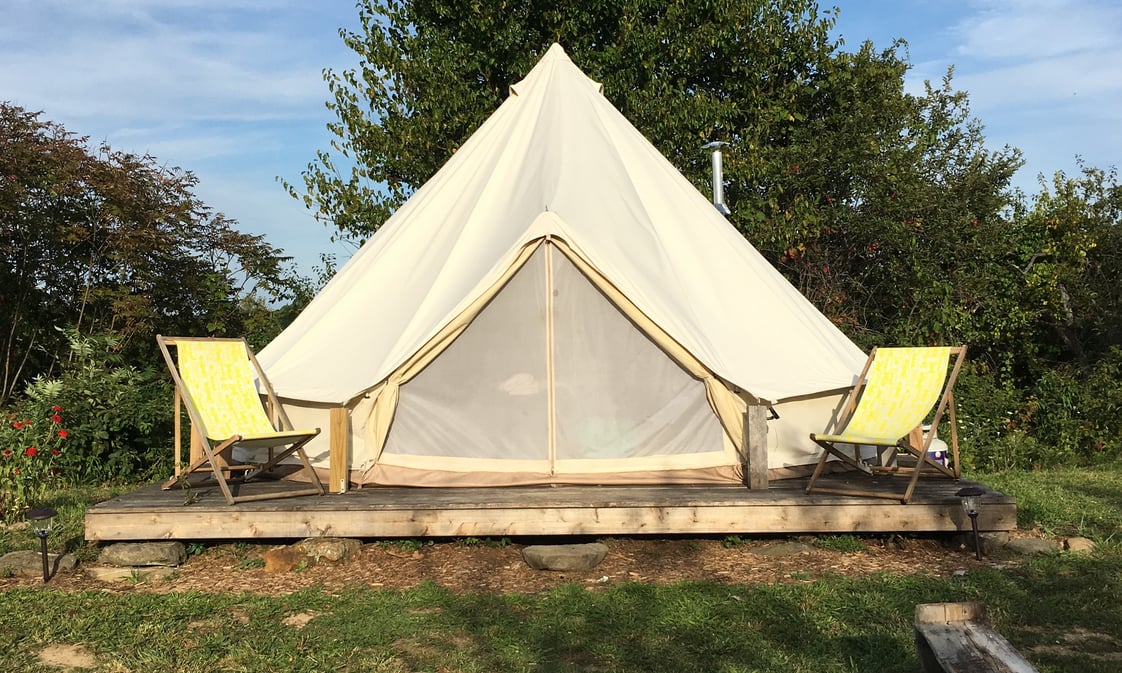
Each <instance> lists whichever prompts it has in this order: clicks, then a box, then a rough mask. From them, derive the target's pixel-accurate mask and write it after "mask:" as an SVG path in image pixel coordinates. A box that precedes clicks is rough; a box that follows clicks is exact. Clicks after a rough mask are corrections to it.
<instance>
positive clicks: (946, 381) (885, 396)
mask: <svg viewBox="0 0 1122 673" xmlns="http://www.w3.org/2000/svg"><path fill="white" fill-rule="evenodd" d="M965 357H966V346H956V347H950V346H940V347H933V348H874V349H873V351H872V352H871V353H870V354H869V359H868V361H867V362H866V363H865V368H864V369H863V370H862V371H861V376H860V377H859V378H858V381H857V385H855V386H854V388H853V390H852V391H851V392H850V394H849V398H848V400H847V402H846V406H845V412H844V413H845V415H844V416H843V421H842V422H841V423H839V426H840V427H844V429H843V430H842V431H841V432H839V433H838V434H832V435H831V434H811V435H810V438H811V439H812V440H813V441H814V442H816V443H817V444H818V445H819V446H821V447H822V448H823V452H822V456H821V458H820V459H819V461H818V465H817V467H815V470H814V474H813V475H812V476H811V478H810V484H809V485H807V488H806V492H807V493H815V492H819V493H836V494H840V495H860V496H871V497H880V498H889V499H893V500H900V501H901V502H902V503H904V504H907V503H908V502H909V501H910V500H911V499H912V494H913V493H914V492H915V488H916V483H917V482H918V481H919V478H920V476H921V475H922V474H924V473H929V474H937V475H942V476H946V477H951V478H953V479H958V478H959V477H960V476H961V471H960V464H959V458H958V428H957V419H956V418H955V407H954V382H955V379H956V378H958V372H959V370H960V369H961V368H962V362H963V360H964V359H965ZM952 358H953V364H952ZM948 368H949V369H950V374H949V375H948V373H947V370H948ZM936 405H938V406H936ZM932 408H935V415H934V417H933V418H932V420H931V428H932V430H931V431H930V432H928V433H927V435H926V436H924V434H923V432H922V430H921V426H922V424H923V422H924V421H925V420H926V419H927V416H928V414H929V413H930V412H931V409H932ZM948 409H949V412H950V419H949V420H950V426H951V466H950V467H947V466H945V465H943V464H941V463H938V462H936V461H934V460H932V459H931V458H930V457H929V456H928V454H927V451H928V449H929V448H930V446H931V441H932V439H934V437H935V430H936V429H938V427H939V422H940V421H941V420H942V418H943V413H944V412H945V411H947V410H948ZM839 444H847V445H850V447H851V448H848V449H843V448H841V447H839V446H838V445H839ZM862 446H875V447H878V448H879V449H880V451H878V457H879V463H880V464H879V465H870V464H868V463H866V461H864V460H862V458H861V453H860V449H861V447H862ZM901 452H902V453H903V454H904V455H910V456H911V457H913V458H914V459H915V461H916V462H915V467H903V466H901V465H899V463H898V461H897V458H898V457H899V454H900V453H901ZM831 456H834V457H836V458H838V459H840V460H841V461H842V462H844V463H846V464H847V465H849V466H851V467H853V468H856V469H858V470H861V471H862V472H865V473H867V474H870V475H872V474H887V475H897V474H910V475H911V479H910V481H909V482H908V487H907V490H906V491H904V493H903V494H897V493H884V492H877V491H875V490H859V489H856V488H855V489H838V488H824V487H819V486H817V482H818V478H819V477H821V476H822V472H823V469H824V468H825V467H826V462H827V460H828V459H829V458H830V457H831Z"/></svg>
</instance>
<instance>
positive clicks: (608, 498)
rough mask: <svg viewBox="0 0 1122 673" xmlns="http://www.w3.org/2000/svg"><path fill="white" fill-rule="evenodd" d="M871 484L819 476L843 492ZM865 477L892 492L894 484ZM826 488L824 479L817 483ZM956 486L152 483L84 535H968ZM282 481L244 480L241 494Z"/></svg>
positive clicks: (994, 496) (1004, 526)
mask: <svg viewBox="0 0 1122 673" xmlns="http://www.w3.org/2000/svg"><path fill="white" fill-rule="evenodd" d="M858 480H860V483H861V484H862V485H866V486H867V485H868V484H869V483H870V482H871V481H872V480H869V479H868V478H867V477H862V476H860V475H833V476H828V477H824V478H823V481H829V482H830V483H829V484H828V485H830V486H835V487H842V488H844V487H845V486H847V485H851V484H853V483H857V481H858ZM889 482H891V480H888V479H879V480H876V482H873V483H878V484H879V485H880V486H881V487H885V488H888V487H891V488H892V490H894V491H895V490H902V487H901V486H900V480H896V481H895V482H892V483H889ZM823 485H827V484H823ZM967 485H979V486H983V487H984V485H981V484H976V482H970V481H967V480H961V481H952V480H949V479H922V480H920V482H919V487H918V488H917V491H916V494H915V496H914V498H913V500H912V502H911V504H908V505H901V504H900V503H899V501H895V500H882V499H878V498H857V497H850V496H840V495H827V494H814V495H807V494H806V493H805V492H804V489H805V488H806V480H805V479H790V480H784V481H774V482H772V484H771V486H770V488H768V489H767V490H756V491H753V490H749V489H747V488H745V487H743V486H735V485H730V486H712V485H706V486H556V487H551V486H523V487H511V488H447V489H428V488H386V487H368V488H364V489H361V490H355V491H351V492H349V493H345V494H338V495H325V496H303V497H297V498H285V499H280V500H265V501H258V502H245V503H239V504H236V505H233V506H231V505H227V504H226V503H225V501H224V500H223V498H222V494H221V493H220V492H219V490H218V488H217V486H215V485H205V486H201V487H196V488H194V489H193V490H192V491H191V495H192V497H193V499H194V501H193V502H191V503H190V504H185V500H186V498H185V493H184V492H183V491H181V490H171V491H163V490H160V487H159V485H151V486H146V487H144V488H141V489H139V490H137V491H134V492H132V493H128V494H125V495H122V496H119V497H117V498H114V499H112V500H109V501H106V502H103V503H100V504H98V505H95V506H93V507H91V508H90V509H89V510H88V511H87V512H86V539H87V540H90V541H111V540H160V539H176V540H231V539H295V538H304V537H316V536H340V537H357V538H394V537H469V536H470V537H503V536H537V535H596V536H600V535H636V534H638V535H644V534H650V535H656V534H657V535H668V534H797V533H890V532H896V533H923V532H955V531H969V530H970V519H969V518H968V517H967V516H966V515H965V513H964V512H963V510H962V506H961V504H960V502H959V499H958V498H957V497H955V495H954V494H955V492H956V491H957V490H958V489H960V488H963V487H964V486H967ZM289 487H291V484H284V483H277V482H269V481H263V482H251V483H249V484H245V485H241V486H238V488H240V489H242V491H243V493H250V492H264V491H266V490H270V489H284V488H289ZM986 490H987V493H986V495H984V496H982V497H981V503H982V507H981V508H980V516H979V520H978V523H979V527H980V528H981V530H989V531H997V530H1012V529H1014V528H1016V522H1017V505H1016V502H1015V501H1014V500H1013V499H1012V498H1011V497H1009V496H1007V495H1005V494H1003V493H999V492H997V491H993V490H990V489H986Z"/></svg>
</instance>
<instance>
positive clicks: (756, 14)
mask: <svg viewBox="0 0 1122 673" xmlns="http://www.w3.org/2000/svg"><path fill="white" fill-rule="evenodd" d="M359 12H360V19H361V22H362V26H363V28H362V31H360V32H355V33H351V32H348V31H343V32H342V33H341V35H342V38H343V40H344V42H345V43H346V44H347V46H349V47H350V48H351V49H352V50H354V51H355V53H356V54H357V56H358V58H359V65H358V67H357V68H356V69H354V70H348V71H345V72H342V73H336V72H333V71H330V70H328V71H326V73H325V78H326V80H327V83H328V86H329V88H330V90H331V93H332V97H333V100H331V101H329V103H328V107H329V108H330V109H332V110H333V111H334V112H335V114H336V115H337V116H338V120H337V121H334V122H332V123H331V124H329V125H328V128H329V130H330V131H331V132H332V133H333V134H334V135H335V137H336V138H335V140H334V141H333V142H332V150H323V151H321V152H319V153H318V154H317V157H316V159H315V161H314V162H312V163H311V164H310V165H309V166H308V169H307V170H306V171H305V172H304V173H303V182H304V186H305V188H306V191H305V192H303V193H300V192H298V190H297V189H296V188H295V187H294V186H293V185H292V184H288V183H286V185H287V187H288V188H289V191H290V192H291V193H292V194H293V196H294V197H296V198H300V199H302V200H303V201H304V203H305V204H306V205H307V206H308V207H309V208H310V209H311V210H312V211H313V212H315V213H316V215H317V217H318V218H319V219H321V220H323V221H325V222H328V223H330V224H331V225H332V226H334V227H335V229H336V232H337V234H338V235H340V236H344V237H355V238H360V239H361V238H365V237H367V236H369V235H370V234H371V233H373V232H374V231H375V230H376V229H377V228H378V227H379V226H380V225H381V223H382V222H384V221H385V220H386V219H387V218H388V217H389V215H390V214H391V213H392V212H393V211H394V210H395V209H396V208H397V207H398V206H399V205H400V204H401V203H402V202H403V201H404V200H405V199H406V198H407V197H408V196H409V194H411V193H412V191H413V190H414V189H416V188H417V187H419V186H420V185H421V184H423V183H424V182H425V180H427V179H428V178H429V177H430V176H431V175H432V174H433V173H434V172H436V170H437V169H438V168H439V167H440V166H441V165H442V164H443V163H444V162H445V161H446V160H447V159H448V157H450V156H451V155H452V153H453V152H455V151H456V149H457V148H458V147H459V146H460V145H461V144H462V143H463V142H464V141H465V140H466V139H467V137H468V136H469V135H470V134H471V133H472V132H473V131H474V130H475V129H476V127H478V125H479V124H480V123H481V122H482V121H483V120H484V119H486V117H487V116H488V115H489V114H490V113H491V112H492V111H493V110H494V109H495V108H496V107H498V105H499V104H500V103H502V101H503V100H504V99H505V98H506V96H507V94H508V91H509V86H510V85H511V84H512V83H514V82H516V81H517V80H518V79H521V78H522V77H523V76H525V74H526V73H527V72H528V71H529V69H530V68H531V66H532V65H533V64H534V63H535V62H536V61H537V59H538V58H539V57H540V55H541V54H542V53H544V51H545V50H546V49H547V48H548V47H549V45H550V44H551V43H553V42H560V43H561V44H562V45H563V46H564V47H565V49H566V50H567V51H568V53H569V54H570V56H571V57H572V58H573V60H574V61H575V62H576V63H577V64H578V65H580V66H581V67H582V68H583V69H584V70H585V72H587V73H588V74H589V75H590V76H591V77H593V78H595V79H598V80H600V81H602V82H603V83H604V87H605V92H606V95H607V96H608V97H609V98H610V99H611V101H612V102H613V103H614V104H615V105H616V106H617V107H618V108H620V110H621V111H622V112H623V113H624V114H625V115H626V116H627V117H628V118H629V119H630V120H631V121H632V122H633V123H635V124H636V126H638V128H639V129H640V130H642V131H643V132H644V133H645V134H646V135H647V137H648V138H650V139H651V140H652V141H653V142H654V143H655V145H656V146H658V148H659V149H660V150H661V151H662V152H663V153H664V154H666V155H667V156H668V157H670V158H671V160H672V161H674V162H675V164H676V165H678V166H679V167H680V168H681V169H682V170H683V171H684V172H686V174H687V175H688V176H689V177H690V178H691V179H693V180H695V182H696V183H697V184H699V185H704V184H705V183H706V181H707V177H706V173H705V171H706V167H707V166H708V163H707V157H706V155H705V154H704V152H702V151H701V149H700V146H701V145H702V144H703V143H704V142H706V141H707V140H714V139H716V140H727V141H733V142H734V144H735V145H737V148H736V149H739V148H740V145H741V144H742V145H743V146H744V149H745V150H747V151H749V152H750V153H755V152H756V151H757V150H758V149H759V148H761V147H771V146H772V145H775V144H780V143H785V142H787V141H786V140H785V137H784V136H785V134H786V131H785V129H786V127H787V126H788V125H790V124H792V123H794V122H796V121H797V118H796V117H795V115H797V114H799V111H798V110H797V109H795V108H794V107H793V106H794V104H795V103H796V102H798V101H799V100H801V99H802V98H805V97H806V96H805V92H806V91H807V90H810V89H811V88H812V87H811V84H812V82H813V80H814V77H815V76H816V73H817V71H818V69H819V67H820V66H821V64H823V63H826V62H828V61H829V58H830V54H831V52H832V50H833V48H834V43H833V42H832V41H831V40H830V37H829V29H830V27H831V25H832V22H831V20H830V19H829V18H826V17H820V16H819V12H818V8H817V5H816V3H814V2H811V1H809V0H778V1H776V2H759V1H758V0H725V1H722V2H710V3H698V2H692V3H691V2H680V1H679V2H670V3H667V2H665V0H661V1H651V0H629V1H626V2H586V3H565V4H564V5H562V6H558V5H557V3H553V2H544V1H540V0H532V1H529V2H519V3H509V4H507V3H502V4H499V3H472V2H467V1H464V0H439V1H424V2H402V1H400V0H385V1H378V0H371V1H368V2H364V3H360V5H359ZM732 179H733V180H736V179H737V178H735V177H732Z"/></svg>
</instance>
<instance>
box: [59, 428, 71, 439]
mask: <svg viewBox="0 0 1122 673" xmlns="http://www.w3.org/2000/svg"><path fill="white" fill-rule="evenodd" d="M58 436H59V437H62V438H63V439H66V438H67V437H69V436H70V433H69V432H67V431H65V430H59V431H58Z"/></svg>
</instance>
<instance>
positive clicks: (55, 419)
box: [51, 414, 62, 423]
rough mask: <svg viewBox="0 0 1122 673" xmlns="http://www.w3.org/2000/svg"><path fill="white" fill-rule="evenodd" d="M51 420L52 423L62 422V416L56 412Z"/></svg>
mask: <svg viewBox="0 0 1122 673" xmlns="http://www.w3.org/2000/svg"><path fill="white" fill-rule="evenodd" d="M51 422H52V423H61V422H62V416H59V415H58V414H55V415H54V416H51Z"/></svg>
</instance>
